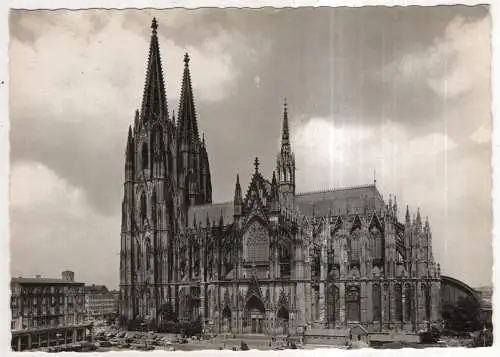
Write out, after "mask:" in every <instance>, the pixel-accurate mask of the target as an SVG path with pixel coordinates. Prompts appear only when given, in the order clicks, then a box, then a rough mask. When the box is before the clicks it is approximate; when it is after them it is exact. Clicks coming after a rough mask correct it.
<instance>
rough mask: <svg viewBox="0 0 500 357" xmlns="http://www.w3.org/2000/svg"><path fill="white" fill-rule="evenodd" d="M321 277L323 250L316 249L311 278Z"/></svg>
mask: <svg viewBox="0 0 500 357" xmlns="http://www.w3.org/2000/svg"><path fill="white" fill-rule="evenodd" d="M320 275H321V248H319V247H314V248H313V251H312V262H311V276H313V277H319V276H320Z"/></svg>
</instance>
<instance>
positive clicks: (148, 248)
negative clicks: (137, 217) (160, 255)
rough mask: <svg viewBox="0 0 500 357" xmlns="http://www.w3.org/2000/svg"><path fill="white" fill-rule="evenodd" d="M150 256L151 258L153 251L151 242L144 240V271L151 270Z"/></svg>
mask: <svg viewBox="0 0 500 357" xmlns="http://www.w3.org/2000/svg"><path fill="white" fill-rule="evenodd" d="M152 256H153V249H152V248H151V241H150V240H149V238H148V239H147V240H146V270H149V269H151V258H152Z"/></svg>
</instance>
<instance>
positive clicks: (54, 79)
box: [10, 12, 236, 125]
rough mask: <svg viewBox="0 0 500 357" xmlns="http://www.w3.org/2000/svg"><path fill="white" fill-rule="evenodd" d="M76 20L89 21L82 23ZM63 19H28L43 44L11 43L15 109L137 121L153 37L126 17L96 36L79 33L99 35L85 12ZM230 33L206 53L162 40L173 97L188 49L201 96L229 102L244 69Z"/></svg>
mask: <svg viewBox="0 0 500 357" xmlns="http://www.w3.org/2000/svg"><path fill="white" fill-rule="evenodd" d="M74 16H78V17H81V19H78V21H74ZM57 20H61V21H60V22H58V24H57V25H58V26H57V28H56V27H51V26H50V25H47V24H44V23H43V22H41V21H40V20H38V21H37V20H36V19H35V20H34V21H33V22H31V21H23V22H22V25H23V26H26V27H28V28H29V29H31V30H32V31H36V32H37V35H38V36H39V37H38V39H37V40H36V42H35V44H33V45H30V44H27V43H23V42H20V41H19V40H18V39H16V38H13V39H12V41H11V45H10V57H11V58H13V59H15V61H11V63H10V66H11V67H10V71H11V72H10V73H11V84H12V85H11V104H12V108H13V110H18V111H20V112H28V111H29V112H35V113H40V114H43V113H48V112H50V114H51V115H52V116H57V117H58V119H59V120H64V121H71V120H74V118H73V117H70V116H67V115H65V113H66V112H68V111H69V109H72V110H74V108H78V110H79V112H80V113H82V114H88V116H90V117H92V118H95V120H96V121H97V122H99V121H101V122H102V121H106V118H107V116H109V114H110V113H116V111H118V112H123V117H124V118H123V119H124V121H130V118H131V116H132V114H133V110H134V109H135V108H136V107H138V106H140V101H141V96H142V88H143V87H144V78H145V71H146V60H147V52H148V50H149V43H148V42H149V39H145V38H143V37H141V36H139V35H138V34H135V33H133V32H131V31H129V30H127V29H125V28H123V26H122V21H123V19H122V18H121V17H117V18H113V20H111V19H110V20H109V23H108V24H107V25H106V28H105V29H104V30H103V31H100V32H98V33H96V34H92V35H88V36H76V35H75V33H90V32H91V29H92V23H91V20H90V18H88V16H85V15H84V14H83V13H79V12H76V13H74V14H71V16H67V17H64V16H59V17H58V18H57ZM225 36H228V35H219V36H218V37H214V38H211V39H209V40H208V41H207V42H205V43H204V44H203V45H202V46H200V47H198V48H181V47H179V46H177V45H176V44H175V43H174V42H173V41H172V40H171V39H165V38H163V37H160V51H161V54H162V61H163V65H164V75H165V80H166V82H167V96H168V98H169V99H176V98H178V96H179V92H180V86H181V80H182V73H183V68H184V62H183V58H184V53H185V51H186V50H187V51H189V52H190V56H191V75H192V78H193V85H194V88H195V91H196V94H197V95H198V99H200V100H205V101H213V100H221V99H223V98H224V97H225V96H226V95H228V94H229V93H230V91H231V86H232V83H233V79H234V76H235V75H236V70H235V69H234V66H233V63H232V60H231V57H230V55H229V54H228V53H227V51H225V47H224V46H225V42H227V39H226V38H225ZM141 48H142V49H143V50H142V51H140V50H138V49H141ZM113 125H116V123H113Z"/></svg>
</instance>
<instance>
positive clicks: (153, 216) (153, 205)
mask: <svg viewBox="0 0 500 357" xmlns="http://www.w3.org/2000/svg"><path fill="white" fill-rule="evenodd" d="M151 220H152V223H153V226H154V227H155V228H156V226H157V223H158V212H157V202H156V191H155V190H153V195H152V196H151Z"/></svg>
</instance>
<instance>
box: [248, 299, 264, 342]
mask: <svg viewBox="0 0 500 357" xmlns="http://www.w3.org/2000/svg"><path fill="white" fill-rule="evenodd" d="M264 319H265V308H264V304H263V303H262V301H261V300H260V299H259V298H258V297H256V296H255V295H253V296H252V297H251V298H250V299H249V300H248V301H247V304H246V306H245V321H244V326H243V327H244V332H245V333H254V334H262V333H264Z"/></svg>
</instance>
